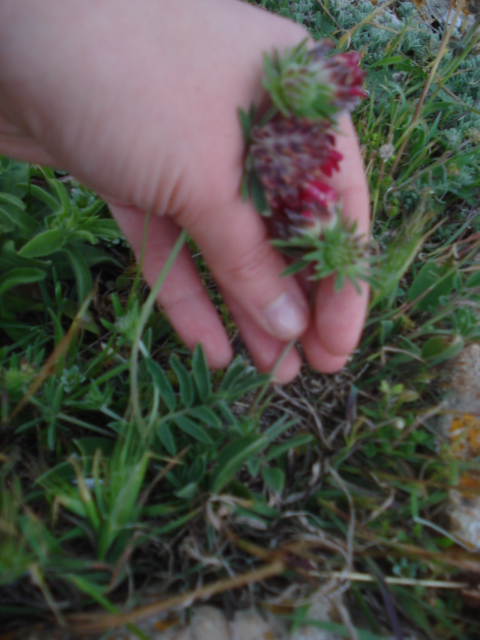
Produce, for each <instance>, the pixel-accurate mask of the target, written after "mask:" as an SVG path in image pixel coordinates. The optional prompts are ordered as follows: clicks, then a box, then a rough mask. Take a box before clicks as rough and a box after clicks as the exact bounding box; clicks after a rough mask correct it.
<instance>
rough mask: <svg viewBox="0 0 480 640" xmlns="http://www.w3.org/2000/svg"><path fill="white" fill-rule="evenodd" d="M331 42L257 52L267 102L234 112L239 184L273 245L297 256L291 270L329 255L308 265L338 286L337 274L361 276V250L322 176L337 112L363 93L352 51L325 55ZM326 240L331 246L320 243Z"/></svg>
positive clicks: (332, 158)
mask: <svg viewBox="0 0 480 640" xmlns="http://www.w3.org/2000/svg"><path fill="white" fill-rule="evenodd" d="M331 49H332V43H331V42H329V41H322V42H320V43H318V44H317V45H316V46H315V48H313V49H312V50H311V51H308V49H307V42H306V41H304V42H302V43H300V44H299V45H298V46H297V47H295V48H293V49H287V50H286V51H285V52H284V53H283V54H279V53H278V52H275V53H274V55H273V56H272V57H270V56H268V55H266V56H265V61H264V70H265V77H264V87H265V88H266V89H267V91H268V92H269V95H270V97H271V100H272V103H273V106H272V108H271V109H270V110H269V111H268V112H267V114H266V115H265V116H264V117H263V118H262V119H261V120H260V121H259V122H257V121H256V118H255V112H254V110H253V109H251V111H250V114H246V113H244V112H241V114H240V115H241V120H242V126H243V130H244V135H245V138H246V140H247V144H248V155H247V159H246V166H245V175H244V184H243V188H242V190H243V193H244V195H245V196H246V197H248V196H250V197H251V198H252V200H253V202H254V204H255V206H256V207H257V209H258V210H259V212H260V213H261V214H262V215H264V216H265V217H266V223H267V226H268V227H269V231H270V234H271V235H272V236H273V238H275V239H277V240H278V242H277V243H276V244H277V246H279V248H281V249H282V250H283V251H285V252H286V253H288V254H290V255H292V256H294V257H296V258H297V259H298V261H297V263H296V266H295V267H294V270H298V269H299V268H304V267H305V266H307V264H308V263H309V262H315V261H318V260H323V261H325V260H326V259H329V260H330V263H331V264H329V265H325V264H323V265H318V264H316V265H314V266H315V269H314V271H315V273H316V274H317V277H318V278H320V277H325V274H330V273H336V274H337V284H338V286H341V283H343V281H344V279H345V277H348V278H349V279H351V280H352V281H353V282H354V284H357V283H356V279H358V278H360V279H366V278H368V275H367V270H366V269H365V268H364V264H365V260H364V259H363V257H364V256H366V249H365V246H364V244H362V243H361V242H360V239H359V238H358V236H354V233H355V227H353V226H348V224H345V223H344V222H342V220H341V203H340V202H339V199H338V197H337V194H336V193H335V191H334V190H333V189H332V188H331V187H330V186H328V184H327V183H326V182H325V180H326V179H327V178H330V177H331V176H332V175H333V173H334V172H336V171H339V169H340V162H341V161H342V159H343V157H342V154H341V153H340V152H339V151H337V150H336V149H335V136H334V135H333V128H334V127H335V125H336V124H337V118H338V115H339V114H340V113H341V112H342V111H345V110H347V111H351V110H352V109H354V108H355V107H356V105H357V104H358V103H359V100H360V99H361V98H362V97H364V95H365V93H364V90H363V88H362V82H363V78H364V72H363V70H362V69H360V68H359V66H358V65H359V61H360V56H359V54H357V53H355V52H349V53H340V54H336V55H332V56H330V57H327V54H328V53H330V51H331ZM327 242H328V243H329V244H330V245H335V251H334V252H332V251H331V250H330V249H328V250H324V248H325V247H324V245H325V243H327ZM342 242H343V245H344V246H343V245H342V246H341V243H342ZM339 243H340V244H339ZM334 254H335V255H334ZM307 256H310V257H309V258H307ZM300 258H301V259H300ZM353 262H355V265H356V266H354V267H352V265H351V264H350V263H353ZM360 263H361V264H360ZM301 265H303V266H301ZM290 271H291V269H289V272H290Z"/></svg>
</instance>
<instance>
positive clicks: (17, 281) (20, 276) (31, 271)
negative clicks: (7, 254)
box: [0, 267, 46, 295]
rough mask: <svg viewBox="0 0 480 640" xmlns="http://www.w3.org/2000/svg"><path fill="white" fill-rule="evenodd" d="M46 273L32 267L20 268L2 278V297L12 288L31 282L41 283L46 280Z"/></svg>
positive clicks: (0, 283) (0, 277)
mask: <svg viewBox="0 0 480 640" xmlns="http://www.w3.org/2000/svg"><path fill="white" fill-rule="evenodd" d="M45 275H46V274H45V271H42V270H41V269H35V268H31V267H18V269H12V270H11V271H9V272H8V273H4V274H3V275H2V276H0V295H2V293H5V291H8V290H9V289H11V288H12V287H16V286H18V285H21V284H28V283H30V282H39V281H40V280H43V279H44V278H45Z"/></svg>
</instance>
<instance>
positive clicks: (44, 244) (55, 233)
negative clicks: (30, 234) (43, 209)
mask: <svg viewBox="0 0 480 640" xmlns="http://www.w3.org/2000/svg"><path fill="white" fill-rule="evenodd" d="M65 239H66V238H65V235H64V234H63V233H62V232H61V231H60V230H59V229H49V230H48V231H43V232H42V233H39V234H38V235H36V236H35V237H34V238H32V239H31V240H30V241H29V242H27V243H26V244H24V245H23V247H22V248H21V249H20V251H19V252H18V254H19V255H20V256H23V257H24V258H42V257H44V256H49V255H51V254H52V253H55V251H58V250H59V249H61V248H62V247H63V245H64V244H65Z"/></svg>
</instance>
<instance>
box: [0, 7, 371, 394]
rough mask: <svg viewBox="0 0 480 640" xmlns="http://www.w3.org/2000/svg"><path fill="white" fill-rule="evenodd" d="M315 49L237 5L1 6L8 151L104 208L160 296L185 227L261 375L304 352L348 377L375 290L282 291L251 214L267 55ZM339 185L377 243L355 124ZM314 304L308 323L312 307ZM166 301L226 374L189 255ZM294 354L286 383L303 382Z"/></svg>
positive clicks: (278, 268)
mask: <svg viewBox="0 0 480 640" xmlns="http://www.w3.org/2000/svg"><path fill="white" fill-rule="evenodd" d="M304 37H305V32H304V31H303V29H301V28H300V27H299V26H298V25H295V24H293V23H290V22H288V21H286V20H283V19H281V18H279V17H277V16H272V15H270V14H268V13H266V12H263V11H259V10H258V9H255V8H254V7H252V6H249V5H246V4H243V3H241V2H233V0H230V1H228V0H203V2H201V3H200V2H198V1H196V0H176V2H174V3H172V2H168V1H167V0H138V1H137V2H136V3H132V2H129V1H127V0H102V1H101V2H96V3H95V4H94V5H93V6H90V4H89V3H86V2H84V1H80V0H71V1H70V2H68V3H64V2H61V0H44V2H42V3H40V4H39V3H38V2H36V0H3V2H2V3H1V5H0V152H1V153H3V154H5V155H10V156H12V157H17V158H20V159H24V160H28V161H30V162H36V163H39V164H46V165H50V166H54V167H57V168H58V167H61V168H63V169H67V170H68V171H70V172H71V173H72V174H73V175H75V177H76V178H78V179H79V180H81V181H82V182H84V183H85V184H87V185H88V186H90V187H91V188H93V189H94V190H96V191H97V192H99V193H101V194H102V195H103V196H104V197H105V198H106V200H107V201H108V202H109V206H110V209H111V211H112V213H113V215H114V217H115V218H116V220H117V222H118V224H119V225H120V227H121V228H122V230H123V232H124V234H125V236H126V238H127V240H128V241H129V242H130V244H131V246H132V248H133V251H134V252H135V254H136V256H137V257H139V255H140V252H141V245H142V237H143V227H144V220H145V213H144V212H145V211H150V212H152V213H153V214H155V215H152V216H151V218H150V222H149V229H148V241H147V246H146V253H145V256H144V262H143V271H144V275H145V277H146V279H147V281H148V282H149V284H150V285H151V284H153V282H154V281H155V280H156V277H157V275H158V273H159V271H160V269H161V267H162V265H163V264H164V262H165V260H166V258H167V256H168V254H169V252H170V250H171V248H172V246H173V244H174V242H175V240H176V238H177V237H178V234H179V231H180V228H182V227H183V228H185V229H187V231H188V232H189V233H190V235H191V236H192V237H193V238H194V240H195V242H196V243H197V245H198V246H199V247H200V249H201V250H202V253H203V256H204V258H205V260H206V262H207V264H208V265H209V268H210V270H211V272H212V274H213V275H214V277H215V279H216V281H217V283H218V285H219V287H220V290H221V292H222V294H223V296H224V299H225V301H226V303H227V305H228V307H229V309H230V310H231V312H232V314H233V316H234V318H235V321H236V323H237V326H238V328H239V331H240V333H241V335H242V337H243V340H244V342H245V344H246V346H247V347H248V349H249V351H250V353H251V354H252V358H253V360H254V362H255V363H256V365H257V366H258V368H259V369H260V370H270V369H271V368H272V366H273V365H274V364H275V362H276V360H277V359H278V357H279V355H280V353H281V352H282V350H283V348H284V345H285V344H286V343H287V342H288V341H290V340H292V339H296V338H300V339H301V343H302V345H303V350H304V353H305V356H306V358H307V359H308V361H309V362H310V364H311V365H312V366H313V367H314V368H315V369H317V370H319V371H323V372H334V371H337V370H338V369H340V368H341V367H342V366H343V365H344V364H345V362H346V361H347V359H348V357H349V354H350V353H351V351H352V350H353V349H354V348H355V346H356V344H357V342H358V339H359V336H360V333H361V329H362V326H363V322H364V317H365V311H366V304H367V289H366V287H365V286H364V287H363V290H362V295H361V296H359V295H358V294H357V293H356V292H355V290H354V288H353V287H352V286H351V285H350V284H349V283H347V284H345V286H344V287H343V289H342V290H341V291H340V292H339V293H335V292H334V291H333V279H331V278H329V279H327V280H325V281H323V282H321V283H320V284H319V286H318V287H316V289H315V291H314V292H313V291H312V290H311V287H312V286H313V285H312V284H311V283H310V282H309V281H308V280H307V279H306V278H305V276H302V275H300V276H298V277H297V278H294V277H290V278H282V277H281V273H282V271H283V270H284V268H285V263H284V260H283V258H282V257H281V256H280V255H279V254H278V253H277V252H276V251H275V250H274V249H273V248H272V247H271V246H270V243H269V240H268V237H267V235H266V230H265V227H264V224H263V221H262V220H261V218H260V217H259V215H258V214H257V213H256V211H255V210H254V208H253V206H252V205H251V204H247V203H243V202H242V201H241V199H240V195H239V191H240V182H241V177H242V168H243V167H242V164H243V154H244V143H243V138H242V133H241V129H240V126H239V121H238V115H237V110H238V107H242V108H243V109H248V108H249V106H250V104H251V103H252V102H253V103H256V104H262V102H264V100H265V94H264V92H263V90H262V88H261V77H262V54H263V52H264V51H272V50H273V49H274V48H277V49H283V48H284V47H287V46H292V45H295V44H297V43H298V42H299V41H300V40H302V39H303V38H304ZM340 128H341V131H342V133H343V135H338V136H337V148H338V150H339V151H340V152H341V153H342V155H343V156H344V160H343V162H342V164H341V171H340V173H338V174H336V175H335V176H334V177H333V178H332V179H331V180H330V184H331V185H332V186H333V187H334V189H335V190H336V192H337V193H338V194H339V196H340V197H341V199H342V202H343V214H344V216H345V217H348V218H350V219H351V220H352V221H353V220H357V221H358V226H359V231H360V232H362V233H367V232H368V191H367V187H366V182H365V177H364V171H363V166H362V161H361V156H360V152H359V148H358V144H357V141H356V136H355V132H354V129H353V126H352V124H351V121H350V119H349V118H348V117H347V116H345V117H344V118H343V119H342V121H341V127H340ZM312 297H313V298H314V300H313V304H312V307H313V308H312V312H310V305H309V303H308V300H309V298H312ZM159 302H160V304H161V305H162V307H163V309H164V310H165V313H166V314H167V316H168V317H169V319H170V321H171V323H172V325H173V326H174V328H175V329H176V331H177V332H178V334H179V336H180V337H181V338H182V340H183V341H184V342H185V344H186V345H187V346H188V347H189V348H193V346H194V345H195V344H196V343H198V342H201V343H202V344H203V346H204V349H205V352H206V355H207V359H208V361H209V364H210V365H211V366H212V367H222V366H225V365H226V364H227V363H228V361H229V360H230V358H231V355H232V354H231V346H230V343H229V340H228V336H227V334H226V332H225V330H224V328H223V326H222V324H221V321H220V319H219V317H218V315H217V313H216V310H215V308H214V306H213V304H212V303H211V301H210V299H209V297H208V295H207V293H206V292H205V290H204V289H203V286H202V284H201V281H200V279H199V276H198V274H197V272H196V269H195V267H194V264H193V261H192V258H191V256H190V255H189V253H188V251H187V249H186V248H184V249H183V250H182V252H181V254H180V255H179V257H178V258H177V260H176V262H175V263H174V266H173V268H172V270H171V272H170V273H169V275H168V278H167V280H166V282H165V284H164V286H163V288H162V290H161V291H160V294H159ZM300 362H301V361H300V357H299V354H298V352H296V351H295V350H294V349H292V350H291V351H290V353H289V354H288V356H287V357H286V358H285V360H284V361H283V363H282V366H281V367H280V369H279V371H277V373H276V376H277V379H278V380H279V381H280V382H287V381H289V380H291V379H292V378H293V377H294V376H295V375H296V374H297V373H298V370H299V367H300Z"/></svg>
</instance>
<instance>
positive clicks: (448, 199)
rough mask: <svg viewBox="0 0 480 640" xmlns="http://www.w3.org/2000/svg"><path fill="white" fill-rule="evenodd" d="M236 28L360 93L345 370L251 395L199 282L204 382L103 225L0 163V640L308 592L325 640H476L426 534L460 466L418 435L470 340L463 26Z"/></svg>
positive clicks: (475, 178) (351, 8)
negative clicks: (356, 302)
mask: <svg viewBox="0 0 480 640" xmlns="http://www.w3.org/2000/svg"><path fill="white" fill-rule="evenodd" d="M256 4H261V5H262V6H264V7H265V8H266V9H267V10H271V11H275V12H279V13H281V14H282V15H286V16H288V17H291V18H292V19H295V20H298V21H299V22H301V23H303V24H304V25H306V26H307V27H308V28H309V29H310V31H311V33H312V34H313V35H314V37H316V38H318V37H324V36H328V37H332V38H334V39H335V40H336V42H337V43H338V48H339V50H341V49H342V48H346V47H351V48H353V49H355V50H358V51H359V52H361V54H362V65H363V67H364V68H365V69H366V70H367V72H368V76H367V87H368V90H369V98H368V100H366V101H365V102H364V103H363V104H362V105H361V107H360V108H359V109H358V110H357V112H356V113H355V121H356V125H357V128H358V132H359V136H360V140H361V144H362V147H363V151H364V158H365V165H366V170H367V175H368V179H369V183H370V187H371V194H372V216H373V251H374V252H375V253H376V254H378V255H379V256H381V267H382V268H381V274H380V278H379V284H378V287H377V288H376V290H374V291H373V292H372V300H371V310H370V317H369V320H368V323H367V327H366V330H365V334H364V338H363V341H362V344H361V345H360V347H359V349H358V351H357V353H356V354H355V357H354V358H353V359H352V361H351V363H350V364H349V366H348V368H347V369H346V370H345V371H344V372H342V373H340V374H337V375H335V376H321V375H318V374H315V373H314V372H312V371H310V370H309V369H308V368H307V367H305V368H304V370H303V372H302V376H301V377H300V379H299V380H298V381H297V382H295V383H294V384H292V385H290V386H289V387H287V388H283V389H275V388H271V387H269V386H268V380H267V378H266V377H265V376H261V375H258V374H257V373H256V372H255V370H253V368H252V367H251V366H249V363H248V360H246V357H245V355H244V352H243V349H242V346H241V344H240V343H238V340H237V338H236V337H235V328H234V326H233V325H232V323H231V322H230V320H229V318H228V313H227V311H226V310H225V309H224V307H223V305H222V302H221V299H220V297H219V296H218V294H217V292H216V290H215V287H214V285H213V284H212V282H211V279H210V277H209V275H208V273H207V272H206V270H205V269H204V267H203V266H202V264H201V257H199V264H200V267H201V268H202V269H203V271H204V276H205V282H206V284H207V286H208V287H209V290H210V291H211V295H212V296H213V298H214V299H215V301H216V303H217V305H218V308H219V309H220V311H221V313H223V314H224V317H225V319H226V321H227V322H228V323H229V326H230V327H231V330H232V340H234V343H235V344H237V346H238V353H239V355H238V357H237V359H236V360H235V362H234V363H233V364H232V365H231V367H230V368H229V369H228V370H227V371H223V372H220V373H218V374H212V373H211V372H209V371H208V368H207V367H206V364H205V359H204V356H203V353H202V351H201V349H200V348H197V350H196V351H195V353H194V354H193V356H190V355H189V354H188V353H187V352H186V351H185V350H184V348H183V347H182V346H181V344H180V343H179V342H178V340H177V338H176V337H175V335H174V334H173V333H172V331H171V329H170V327H169V325H168V322H167V321H166V319H165V318H164V317H163V316H162V314H161V313H159V312H158V310H155V309H154V301H153V296H152V295H151V294H150V295H149V293H148V291H147V290H146V287H145V285H144V283H143V281H142V279H141V277H140V276H139V273H138V269H137V268H136V266H135V265H134V263H133V261H132V257H131V255H130V253H129V250H128V247H127V246H126V244H125V243H124V241H123V240H122V238H121V235H120V233H119V232H118V230H117V228H116V226H115V224H114V223H113V222H112V221H111V219H110V218H109V217H108V214H107V212H106V209H105V206H104V204H103V202H102V201H101V200H100V199H99V198H98V197H97V196H96V195H95V194H93V193H91V192H90V191H88V190H87V189H85V188H84V187H82V186H81V185H79V184H77V183H76V182H75V181H73V180H72V179H71V177H70V176H68V175H63V174H61V173H58V172H57V173H54V172H52V171H49V170H44V169H40V168H38V167H31V166H27V165H23V164H20V163H18V162H13V161H11V160H8V159H6V158H3V159H1V161H0V227H1V235H0V272H1V275H0V297H1V301H0V331H1V341H2V345H3V346H2V347H1V349H0V367H1V394H0V405H1V415H2V426H1V430H0V465H1V466H0V485H1V486H0V619H1V620H2V631H3V630H8V629H12V628H15V627H16V626H18V625H19V624H20V623H22V624H25V623H26V622H34V621H39V620H43V621H49V620H50V621H51V620H55V621H56V622H57V623H58V624H60V625H64V624H68V623H69V621H70V622H71V621H72V620H73V618H72V615H74V614H77V615H78V614H80V617H77V618H75V628H76V629H77V630H78V629H80V628H81V627H82V624H83V625H84V627H86V625H87V619H86V618H82V614H85V613H86V612H89V611H96V612H97V615H96V617H93V618H89V623H90V624H91V625H93V628H97V629H98V630H99V631H102V630H104V629H106V628H108V626H109V624H110V623H111V622H112V620H113V619H114V616H115V613H116V612H117V611H119V610H120V609H121V610H122V611H127V612H128V611H130V610H132V609H133V608H134V607H135V606H137V605H138V604H140V603H142V602H143V601H144V600H145V599H152V598H153V597H154V598H156V599H166V598H169V597H170V596H172V595H174V594H184V593H187V592H190V591H193V590H195V589H196V588H198V587H199V586H201V585H206V586H207V587H212V589H213V590H215V589H216V591H218V593H219V595H217V598H219V602H220V603H222V605H223V606H226V607H242V606H247V605H249V604H250V603H251V599H252V598H255V599H256V601H258V602H268V603H270V606H272V607H273V606H275V607H277V609H278V610H281V612H283V613H284V614H285V615H287V616H289V617H290V619H291V620H292V624H293V625H294V626H295V625H298V624H299V623H300V622H301V621H302V620H305V619H308V597H309V595H310V594H311V593H312V592H313V591H315V590H316V589H318V588H320V587H322V588H326V586H325V585H332V584H333V582H332V581H334V583H335V588H337V589H341V590H342V591H343V592H344V594H345V595H344V597H345V603H346V605H347V606H346V608H345V609H342V611H340V613H339V620H338V621H337V622H336V623H335V624H334V623H332V624H334V627H335V630H336V631H337V632H338V633H339V634H340V636H341V637H346V638H348V637H355V636H354V635H353V634H354V633H357V636H358V637H359V638H381V637H385V636H386V635H388V634H390V636H391V635H392V633H393V634H394V637H396V638H401V637H404V636H403V634H402V631H401V630H402V629H403V630H404V631H403V633H406V631H405V630H409V631H412V632H415V633H416V634H417V637H421V638H432V639H434V638H435V639H448V638H458V639H473V638H478V637H479V634H480V628H479V627H480V623H479V622H478V617H477V616H476V615H475V611H474V608H472V607H474V605H475V603H476V602H477V601H478V596H479V595H480V592H478V591H476V586H475V585H476V584H477V582H478V574H479V572H480V564H479V560H478V554H477V553H476V552H475V550H474V549H470V550H469V549H468V548H467V549H466V548H465V545H464V546H461V545H460V544H458V540H457V539H456V538H455V536H454V535H453V534H452V533H450V532H449V521H448V515H447V509H446V504H447V499H448V493H449V490H450V488H451V487H453V486H456V484H457V481H458V477H459V474H461V473H462V472H464V471H465V470H466V469H467V470H468V469H469V468H473V467H474V466H475V464H476V461H475V460H470V461H464V460H459V459H457V458H456V457H455V456H454V455H453V454H452V453H451V451H450V448H449V446H448V442H446V441H444V440H442V436H441V435H440V434H439V432H438V430H437V429H436V428H435V425H434V423H433V422H432V421H431V420H429V418H430V416H432V415H433V414H435V413H436V412H438V411H439V407H440V404H439V403H440V399H441V384H440V381H441V371H442V370H443V369H444V366H445V363H448V361H449V359H451V358H453V357H455V356H456V355H458V354H459V353H460V352H461V351H462V349H463V348H464V346H465V345H467V344H468V343H470V342H472V341H475V340H478V339H479V338H480V328H479V324H478V311H477V309H478V305H479V302H480V297H479V293H478V287H479V286H480V273H479V271H480V269H479V263H478V258H477V254H478V245H479V243H480V233H479V232H480V229H479V224H480V222H479V216H478V213H479V211H480V210H479V200H478V193H479V190H480V169H479V165H480V145H479V142H480V110H479V109H480V51H479V47H478V42H479V40H480V32H479V29H478V24H479V20H478V18H475V19H474V22H473V24H472V22H471V21H470V22H469V23H468V25H469V26H464V27H463V28H453V27H452V28H449V27H448V26H446V25H441V24H436V23H433V24H432V25H428V24H425V23H424V22H423V21H421V20H420V19H419V18H418V14H417V11H416V9H415V6H414V5H412V4H410V3H409V2H396V3H393V2H389V3H387V4H388V5H389V6H388V10H387V9H386V7H385V5H377V6H374V5H372V4H371V3H369V2H352V3H340V2H338V3H334V2H327V1H325V2H314V1H313V0H304V1H300V2H288V1H286V0H285V1H279V2H276V1H273V0H263V1H262V2H257V3H256ZM462 15H463V14H462ZM163 275H165V274H163ZM160 285H161V280H160V281H159V286H160ZM440 365H441V366H440ZM469 491H470V494H471V495H474V496H475V495H478V487H473V488H470V489H469ZM472 492H473V493H472ZM242 576H243V577H242ZM232 578H235V579H237V586H238V587H239V588H237V589H235V590H232V589H229V590H227V591H225V590H224V589H222V586H221V585H222V584H225V585H228V584H230V583H228V580H230V579H232ZM247 583H249V584H250V586H249V588H248V589H247V588H242V585H246V584H247ZM465 584H468V585H469V586H470V585H471V588H469V589H468V596H467V590H466V589H465ZM215 585H217V587H218V588H213V587H215ZM218 585H220V586H218ZM462 585H463V586H462ZM446 587H447V588H446ZM186 599H188V598H186ZM102 611H103V612H104V613H99V612H102ZM342 616H343V617H342ZM317 624H321V623H317ZM327 626H328V625H327ZM131 628H132V630H133V632H134V633H137V634H138V635H139V637H143V636H142V634H141V632H140V631H138V630H137V631H136V630H135V627H134V626H132V627H131ZM353 629H357V631H354V630H353Z"/></svg>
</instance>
